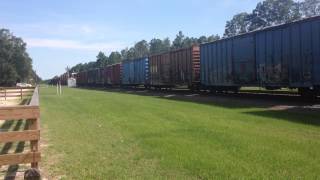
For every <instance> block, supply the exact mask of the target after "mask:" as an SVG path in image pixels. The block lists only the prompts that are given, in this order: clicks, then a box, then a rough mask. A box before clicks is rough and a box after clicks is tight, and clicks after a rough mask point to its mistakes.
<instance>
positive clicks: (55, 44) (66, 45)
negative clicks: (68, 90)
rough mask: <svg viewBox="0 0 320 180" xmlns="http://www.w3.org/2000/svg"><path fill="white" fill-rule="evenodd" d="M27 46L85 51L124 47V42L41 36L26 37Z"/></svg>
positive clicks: (112, 49)
mask: <svg viewBox="0 0 320 180" xmlns="http://www.w3.org/2000/svg"><path fill="white" fill-rule="evenodd" d="M25 41H26V42H27V46H28V47H42V48H60V49H78V50H87V51H108V52H110V51H115V50H119V49H121V48H123V47H125V45H124V44H122V43H118V42H111V43H84V42H79V41H74V40H63V39H41V38H26V39H25Z"/></svg>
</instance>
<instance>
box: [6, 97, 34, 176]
mask: <svg viewBox="0 0 320 180" xmlns="http://www.w3.org/2000/svg"><path fill="white" fill-rule="evenodd" d="M27 101H28V100H27ZM25 103H26V102H25ZM23 122H25V123H23ZM14 124H15V125H14ZM23 125H24V126H23ZM11 128H12V130H11ZM28 128H29V123H28V121H25V120H18V121H13V120H8V121H6V122H5V123H4V124H2V126H1V127H0V129H1V131H19V130H21V129H23V130H27V129H28ZM12 148H15V150H14V153H22V152H23V151H24V148H25V142H24V141H20V142H18V143H17V145H16V146H15V147H13V142H7V143H5V144H4V145H3V146H2V148H1V150H0V155H3V154H8V153H9V151H10V150H11V149H12ZM18 170H19V165H18V164H16V165H9V167H8V169H7V171H6V174H5V179H6V180H11V179H12V180H13V179H15V178H16V174H17V172H18Z"/></svg>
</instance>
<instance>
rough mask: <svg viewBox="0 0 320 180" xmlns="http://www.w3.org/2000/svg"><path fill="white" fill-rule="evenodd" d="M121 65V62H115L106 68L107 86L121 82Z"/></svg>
mask: <svg viewBox="0 0 320 180" xmlns="http://www.w3.org/2000/svg"><path fill="white" fill-rule="evenodd" d="M120 66H121V65H120V64H114V65H110V66H107V67H106V68H105V69H104V77H105V85H106V86H117V85H119V84H120Z"/></svg>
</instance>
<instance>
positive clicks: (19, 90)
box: [0, 87, 35, 100]
mask: <svg viewBox="0 0 320 180" xmlns="http://www.w3.org/2000/svg"><path fill="white" fill-rule="evenodd" d="M34 89H35V87H1V88H0V99H4V100H8V99H10V98H20V99H23V97H26V96H30V95H32V93H33V92H34Z"/></svg>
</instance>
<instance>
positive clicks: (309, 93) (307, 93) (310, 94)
mask: <svg viewBox="0 0 320 180" xmlns="http://www.w3.org/2000/svg"><path fill="white" fill-rule="evenodd" d="M298 90H299V94H300V95H301V97H303V98H305V99H316V98H317V90H316V89H310V88H299V89H298Z"/></svg>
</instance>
